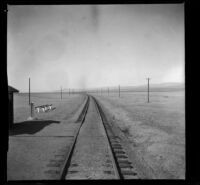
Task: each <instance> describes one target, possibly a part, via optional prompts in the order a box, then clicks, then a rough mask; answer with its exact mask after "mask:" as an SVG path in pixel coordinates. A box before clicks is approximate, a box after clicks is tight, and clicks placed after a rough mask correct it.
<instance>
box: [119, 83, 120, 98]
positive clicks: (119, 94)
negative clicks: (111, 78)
mask: <svg viewBox="0 0 200 185" xmlns="http://www.w3.org/2000/svg"><path fill="white" fill-rule="evenodd" d="M119 97H120V85H119Z"/></svg>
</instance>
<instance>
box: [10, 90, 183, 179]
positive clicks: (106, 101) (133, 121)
mask: <svg viewBox="0 0 200 185" xmlns="http://www.w3.org/2000/svg"><path fill="white" fill-rule="evenodd" d="M92 95H94V96H95V97H96V98H97V99H98V100H99V102H100V104H101V105H102V106H103V108H104V110H105V111H106V112H107V113H108V115H109V121H110V122H112V123H113V124H115V125H117V126H118V127H119V128H120V129H121V131H122V132H123V133H124V135H126V136H127V137H128V138H129V140H130V142H131V144H132V146H133V148H134V151H135V153H136V156H137V160H138V162H139V163H141V164H142V165H143V166H144V168H143V169H141V170H143V171H144V173H145V174H147V176H148V174H149V176H148V178H152V179H184V178H185V92H184V90H183V91H171V92H150V102H149V103H147V93H146V92H131V93H127V92H124V93H121V95H120V97H118V93H110V94H109V95H108V94H107V93H105V92H104V93H103V94H102V95H98V94H92ZM84 100H85V98H84V96H82V95H71V96H69V95H68V94H63V99H62V100H61V99H60V94H59V93H34V94H32V96H31V101H32V102H34V104H35V106H38V105H43V104H53V107H56V109H54V110H53V111H49V112H47V113H43V112H42V113H35V115H36V117H37V118H38V120H43V123H40V122H35V124H34V125H33V123H28V122H25V121H26V120H27V118H28V117H29V116H30V108H29V105H28V94H23V93H16V94H15V96H14V127H16V129H14V131H11V132H10V133H9V152H8V180H9V179H10V180H18V179H25V180H26V179H27V180H29V179H33V180H35V179H43V178H44V176H41V174H40V173H39V172H40V170H39V169H42V168H43V167H44V165H43V166H40V163H41V165H42V162H41V161H42V160H43V162H44V161H45V160H48V156H49V158H51V157H52V156H51V153H55V152H56V151H57V150H58V148H59V147H61V148H62V147H63V146H64V143H65V140H64V139H61V137H57V136H59V135H62V134H64V128H65V127H66V125H68V124H70V123H71V122H74V121H75V120H73V118H74V115H75V114H76V113H77V111H78V110H79V109H80V108H81V106H82V105H83V102H84ZM45 121H48V123H47V122H45ZM18 126H19V127H18ZM22 127H23V128H22ZM17 136H20V137H17ZM27 136H29V137H27ZM30 136H31V137H30ZM39 136H40V137H39ZM41 136H45V137H41ZM47 136H48V137H47ZM50 136H53V137H52V138H51V137H50ZM45 138H46V139H45ZM58 138H60V139H58ZM21 159H22V160H21ZM31 160H32V161H31ZM31 168H32V169H31ZM33 168H34V169H33ZM31 170H32V172H31ZM145 170H146V171H145ZM45 178H47V177H45Z"/></svg>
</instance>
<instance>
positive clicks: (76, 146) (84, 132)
mask: <svg viewBox="0 0 200 185" xmlns="http://www.w3.org/2000/svg"><path fill="white" fill-rule="evenodd" d="M88 114H90V116H89V115H88ZM87 116H88V118H87ZM92 116H93V117H95V118H93V119H92ZM89 117H90V118H89ZM97 118H98V119H97ZM95 119H96V120H95ZM77 122H80V123H81V124H80V127H79V129H78V130H77V132H76V135H75V137H74V139H73V142H72V144H71V146H70V149H69V152H68V154H67V156H66V157H65V160H64V164H63V165H62V166H63V167H62V169H61V173H60V179H66V180H68V179H101V178H102V177H103V179H138V174H137V172H136V170H135V168H134V167H133V164H132V163H131V161H130V160H129V158H128V155H127V154H126V151H125V150H124V148H123V146H122V144H121V141H120V140H121V139H120V137H118V136H117V135H116V134H115V133H114V132H113V130H112V127H111V125H110V124H109V122H108V119H107V117H106V114H105V112H104V111H103V109H102V107H101V105H100V104H99V102H98V101H97V100H96V98H94V97H93V96H91V95H87V101H86V103H85V105H84V107H83V110H82V112H81V114H80V116H79V118H78V120H77ZM88 135H91V137H89V136H88ZM91 148H93V149H91ZM92 150H94V151H92ZM87 153H88V154H87ZM91 153H92V154H91ZM94 155H97V156H94ZM84 157H85V158H84ZM95 157H96V158H95ZM79 158H81V159H79ZM87 160H88V162H87ZM92 160H94V161H92ZM85 161H86V162H85ZM99 161H100V162H99ZM102 161H104V162H102ZM80 163H82V166H81V164H80ZM88 171H91V173H93V176H91V177H89V176H86V175H85V173H86V172H87V173H88ZM95 173H96V174H95ZM98 173H100V174H102V175H99V176H98ZM87 177H88V178H87Z"/></svg>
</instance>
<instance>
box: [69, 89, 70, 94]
mask: <svg viewBox="0 0 200 185" xmlns="http://www.w3.org/2000/svg"><path fill="white" fill-rule="evenodd" d="M69 96H70V88H69Z"/></svg>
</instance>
